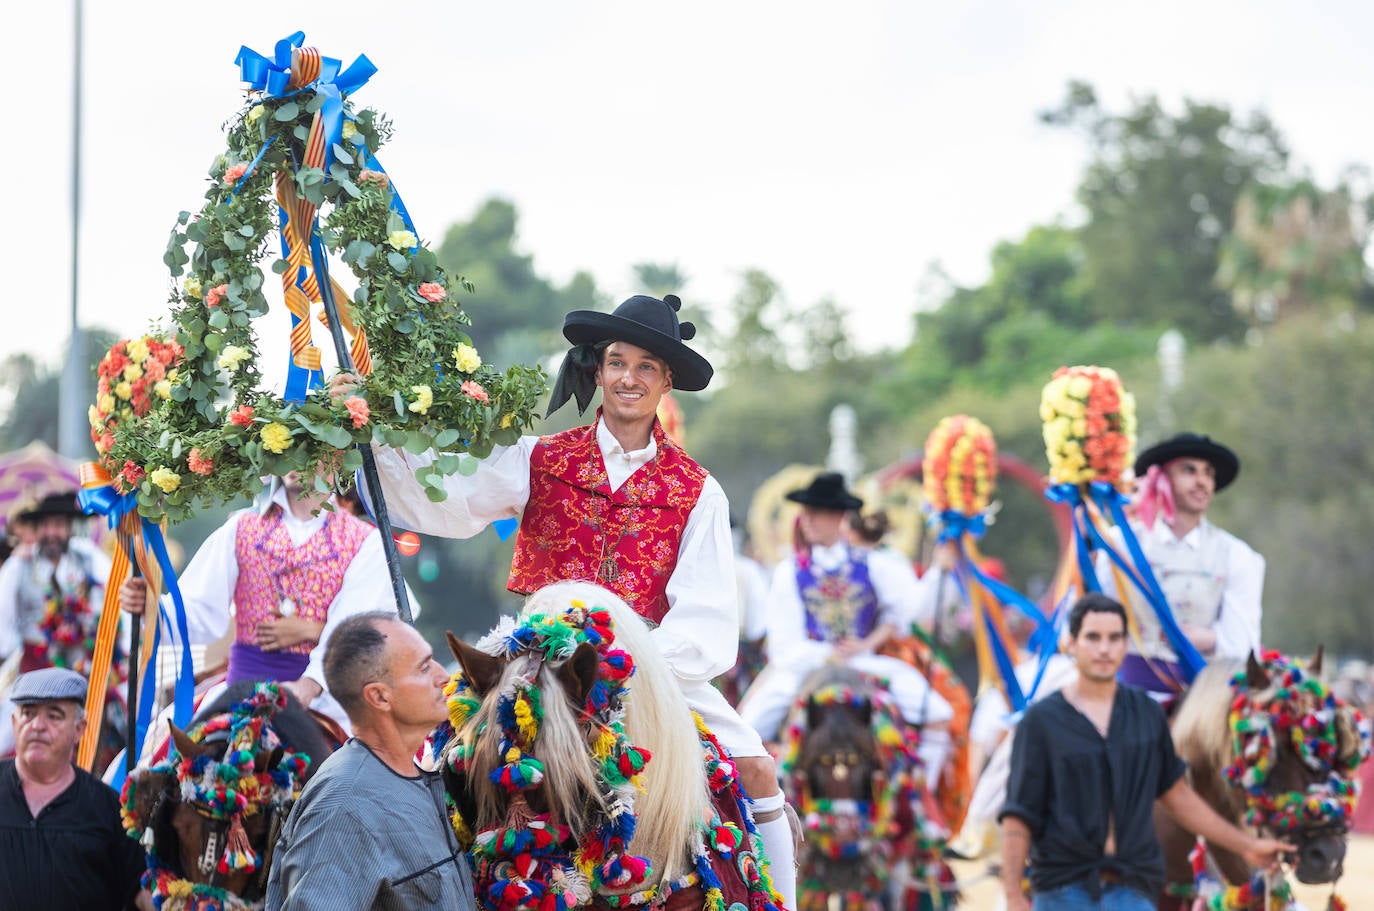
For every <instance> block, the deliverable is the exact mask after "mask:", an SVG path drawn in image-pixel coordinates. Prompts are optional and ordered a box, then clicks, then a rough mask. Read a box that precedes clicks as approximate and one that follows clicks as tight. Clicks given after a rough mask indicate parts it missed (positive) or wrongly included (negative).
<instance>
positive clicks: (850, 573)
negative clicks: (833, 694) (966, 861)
mask: <svg viewBox="0 0 1374 911" xmlns="http://www.w3.org/2000/svg"><path fill="white" fill-rule="evenodd" d="M787 499H788V500H791V501H792V502H793V503H798V504H800V505H801V515H800V518H799V520H798V521H799V525H800V530H801V535H802V538H803V539H804V541H805V544H804V546H803V547H801V548H799V549H798V550H797V552H796V553H795V554H793V555H791V556H790V557H788V558H787V559H785V560H782V561H781V562H779V563H778V565H777V568H776V569H774V571H773V578H772V582H771V584H770V586H769V588H768V600H767V610H766V616H767V621H766V623H767V627H768V632H767V635H766V637H765V642H766V643H767V645H766V648H767V651H768V667H767V668H766V669H765V670H764V672H763V673H762V674H761V675H760V676H759V678H758V680H756V681H755V682H754V684H753V686H751V687H750V688H749V692H748V693H746V694H745V698H744V701H743V703H742V704H741V705H740V714H741V715H742V716H743V717H744V720H745V721H746V722H748V723H749V724H751V725H752V726H753V727H754V728H755V729H756V730H757V731H758V732H759V735H760V736H761V737H765V738H767V739H769V740H772V739H775V738H776V737H777V734H778V729H779V727H780V726H781V725H782V722H783V720H784V718H785V717H786V715H787V712H788V710H789V709H790V708H791V707H792V703H793V701H794V700H795V699H796V698H797V694H798V693H799V692H800V691H801V688H802V685H803V682H804V681H805V679H806V677H807V675H808V674H810V673H811V672H812V671H814V670H816V669H817V668H819V667H821V666H822V665H824V664H825V663H826V662H829V661H842V662H844V663H845V664H847V665H848V666H850V667H852V668H854V669H855V670H857V671H860V672H863V673H866V674H872V675H874V676H877V677H881V678H883V679H885V680H886V681H887V685H888V689H889V691H890V692H891V694H892V698H893V701H894V702H895V703H896V704H897V707H898V709H900V710H901V713H902V716H903V717H904V718H905V719H906V720H907V722H908V723H909V724H913V725H919V726H921V728H922V731H921V747H920V751H921V759H922V761H923V762H924V763H925V768H926V776H927V779H926V780H927V781H929V782H932V783H933V782H935V781H938V780H939V777H940V769H941V766H942V765H943V763H944V758H945V755H946V753H948V751H949V744H950V740H949V722H950V720H951V719H952V718H953V717H954V709H953V708H952V707H951V706H950V704H949V702H948V701H946V700H945V698H944V697H943V696H941V695H940V694H939V693H937V692H935V691H934V690H933V689H932V688H931V687H930V684H929V683H928V682H927V680H926V678H925V677H924V676H923V675H922V674H921V672H920V671H918V670H917V669H916V668H915V667H913V666H912V665H910V664H908V663H907V662H905V661H903V660H901V659H900V658H894V657H891V656H888V655H879V654H877V650H878V649H879V648H880V647H881V646H882V645H883V644H884V643H885V642H886V641H887V640H888V639H890V638H891V637H892V636H894V635H896V634H897V633H898V632H899V631H900V630H904V629H906V628H908V627H909V626H910V621H911V620H912V619H913V618H914V617H915V616H916V615H917V614H919V613H921V610H920V605H922V604H927V603H928V609H929V610H930V612H932V613H933V611H934V608H935V599H936V597H937V596H938V592H930V591H927V587H926V586H924V585H922V583H921V581H920V580H918V579H917V578H916V574H915V572H913V571H912V570H911V567H910V565H909V564H908V563H907V562H906V560H905V558H902V557H899V556H896V555H894V554H890V553H886V552H881V551H878V550H875V549H872V548H858V547H854V546H853V545H851V544H850V543H849V541H848V539H847V538H846V536H845V531H844V527H845V524H846V521H847V518H848V516H849V515H850V514H852V513H854V512H857V511H858V510H860V509H862V508H863V500H861V499H860V498H859V497H857V496H855V495H854V494H852V493H850V491H849V490H848V489H847V488H846V487H845V482H844V476H843V475H841V474H839V473H838V472H821V473H820V474H818V475H816V477H815V478H814V479H812V481H811V483H810V484H809V485H807V486H806V487H803V488H801V489H799V490H793V491H791V492H789V493H788V494H787ZM933 575H934V574H927V578H932V577H933Z"/></svg>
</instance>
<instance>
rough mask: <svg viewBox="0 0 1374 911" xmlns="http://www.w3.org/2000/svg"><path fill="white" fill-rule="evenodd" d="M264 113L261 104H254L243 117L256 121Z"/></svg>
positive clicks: (250, 121)
mask: <svg viewBox="0 0 1374 911" xmlns="http://www.w3.org/2000/svg"><path fill="white" fill-rule="evenodd" d="M265 113H267V111H266V110H265V109H264V108H263V106H262V105H258V106H256V107H254V108H253V109H252V110H251V111H249V112H248V116H247V117H246V118H245V119H246V120H247V121H248V122H249V123H257V122H258V118H259V117H261V116H262V115H263V114H265ZM344 135H345V137H347V135H348V124H344Z"/></svg>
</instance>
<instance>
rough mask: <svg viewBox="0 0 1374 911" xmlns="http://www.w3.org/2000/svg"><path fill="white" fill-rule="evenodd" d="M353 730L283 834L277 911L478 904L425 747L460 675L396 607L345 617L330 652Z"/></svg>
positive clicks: (328, 664)
mask: <svg viewBox="0 0 1374 911" xmlns="http://www.w3.org/2000/svg"><path fill="white" fill-rule="evenodd" d="M324 675H325V681H326V682H327V684H328V686H329V692H331V693H333V694H334V698H335V699H337V700H338V701H339V704H340V705H342V706H343V708H344V711H345V712H347V713H348V718H349V721H350V722H351V723H352V725H353V738H352V739H351V740H349V741H348V742H347V743H346V744H344V746H343V747H342V748H341V749H339V750H338V751H337V752H335V753H334V754H333V755H332V756H330V757H329V758H328V759H326V760H325V761H324V763H323V764H322V765H321V766H320V768H319V771H318V772H316V773H315V775H314V777H313V778H311V780H310V783H309V784H308V785H307V786H306V788H305V790H304V792H302V794H301V796H300V799H299V800H297V801H296V805H295V806H294V807H293V808H292V810H291V815H290V817H289V818H288V819H287V821H286V825H285V827H284V828H283V830H282V834H281V839H280V841H278V842H277V848H276V856H275V858H274V860H273V863H272V871H271V874H270V876H269V878H268V882H267V908H268V909H269V911H278V909H282V911H313V909H317V908H318V909H326V908H327V909H330V911H334V909H340V908H349V909H354V908H356V909H363V908H369V909H415V908H456V909H460V911H463V909H467V911H471V909H473V908H474V904H473V895H472V879H471V875H470V872H469V870H468V866H467V861H466V860H465V859H464V857H463V853H462V851H461V850H460V849H459V847H458V842H457V839H456V838H454V835H453V829H452V827H451V826H450V824H449V820H448V813H447V811H446V810H445V806H444V786H443V782H442V781H441V780H440V777H439V775H438V774H437V773H431V772H424V771H421V770H420V769H419V768H418V767H417V766H416V765H415V755H416V753H417V752H418V751H419V749H420V747H421V745H422V744H423V743H424V740H425V737H426V735H428V734H429V733H430V731H432V730H433V729H434V728H435V727H436V726H437V725H438V724H439V723H440V722H442V721H444V720H445V719H446V718H447V717H448V709H447V706H446V702H445V699H444V684H445V683H447V682H448V672H447V671H445V670H444V668H443V666H442V665H440V664H439V663H438V662H437V661H435V660H434V652H433V650H432V649H431V648H430V647H429V644H428V643H426V642H425V640H424V638H423V637H422V636H421V635H420V634H419V633H417V632H416V631H415V630H414V629H413V628H411V627H410V626H409V625H407V624H405V623H403V622H401V621H400V620H398V619H397V618H396V616H395V615H394V614H390V613H385V612H380V611H379V612H369V613H363V614H358V615H355V616H353V617H350V618H348V619H347V620H345V621H344V622H343V623H341V624H339V626H338V628H337V629H336V630H335V632H334V635H333V636H332V637H331V638H330V640H329V645H328V647H327V649H326V651H325V657H324Z"/></svg>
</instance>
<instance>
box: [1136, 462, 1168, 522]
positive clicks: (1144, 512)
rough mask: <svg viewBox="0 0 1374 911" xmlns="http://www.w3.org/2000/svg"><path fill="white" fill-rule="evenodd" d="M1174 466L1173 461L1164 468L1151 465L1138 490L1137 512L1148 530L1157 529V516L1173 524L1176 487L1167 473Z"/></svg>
mask: <svg viewBox="0 0 1374 911" xmlns="http://www.w3.org/2000/svg"><path fill="white" fill-rule="evenodd" d="M1175 461H1176V460H1175ZM1172 464H1173V462H1172V461H1171V462H1167V463H1165V465H1164V466H1163V467H1162V468H1161V467H1160V466H1159V465H1151V466H1150V470H1149V471H1147V472H1145V478H1144V480H1142V481H1141V482H1140V486H1139V488H1138V489H1137V495H1136V503H1135V511H1136V515H1138V516H1139V517H1140V521H1141V522H1143V523H1144V524H1145V527H1146V528H1147V529H1152V528H1154V527H1155V518H1156V517H1157V516H1163V517H1164V521H1165V522H1167V523H1169V524H1171V525H1172V524H1173V521H1174V485H1173V484H1171V483H1170V482H1169V475H1168V474H1167V473H1166V472H1167V469H1168V467H1169V466H1170V465H1172Z"/></svg>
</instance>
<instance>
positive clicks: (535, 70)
mask: <svg viewBox="0 0 1374 911" xmlns="http://www.w3.org/2000/svg"><path fill="white" fill-rule="evenodd" d="M26 6H28V7H29V9H28V11H27V13H26V15H25V18H26V19H27V21H28V23H29V24H27V25H24V26H18V27H16V26H15V24H14V19H13V18H11V21H10V34H11V36H12V37H11V40H10V41H8V42H6V44H7V46H8V56H9V60H8V61H7V72H6V78H7V80H8V91H7V92H6V107H7V108H8V114H9V116H7V117H6V118H5V119H4V123H5V125H6V129H5V131H4V132H5V135H4V141H3V143H0V150H2V151H0V156H3V165H4V166H3V172H2V173H3V174H4V176H5V181H4V185H5V192H4V198H5V199H6V200H7V202H8V203H9V205H8V212H7V213H6V214H7V217H5V218H4V219H3V220H0V224H3V229H2V230H3V232H4V235H3V238H0V251H3V253H0V255H3V257H4V262H3V264H4V267H5V268H4V274H5V278H6V284H7V287H6V293H5V296H4V300H5V304H4V309H5V313H6V316H7V317H8V320H9V323H8V327H7V331H5V332H0V356H3V355H5V354H8V353H11V352H13V351H19V350H27V351H31V352H33V353H34V354H35V355H37V356H39V357H40V358H42V359H44V360H54V359H55V358H56V357H57V356H58V354H59V352H60V350H61V347H62V344H63V340H64V339H65V337H66V335H67V332H68V330H69V325H70V322H69V312H70V307H71V282H70V271H71V267H70V237H71V234H70V231H71V217H70V207H71V203H70V200H71V193H70V187H71V149H72V141H71V136H72V130H71V120H72V114H71V96H72V90H71V71H72V69H73V63H72V61H73V54H72V37H71V33H72V20H73V12H72V11H73V8H74V7H73V4H72V3H71V2H62V0H51V2H45V3H28V4H26ZM1371 10H1374V7H1370V5H1368V4H1363V3H1355V2H1342V3H1336V2H1331V3H1323V4H1301V5H1300V4H1297V3H1292V4H1289V3H1277V2H1244V3H1241V2H1204V3H1198V2H1169V0H1164V2H1158V0H1157V2H1152V3H1148V4H1147V3H1101V2H1087V0H1084V2H1072V0H1062V2H1054V0H1045V2H1036V3H1029V2H1028V3H994V2H983V3H976V2H974V3H946V4H940V5H938V6H936V5H933V4H921V3H916V2H900V0H893V2H861V0H850V2H845V3H826V4H820V3H810V2H796V0H792V2H786V3H782V2H740V0H736V2H730V3H724V2H714V0H705V2H696V3H691V4H672V5H671V6H669V5H668V4H661V3H651V2H642V0H641V2H615V3H567V2H558V3H554V2H526V3H506V4H496V3H481V4H477V3H471V2H466V0H462V2H458V0H452V2H443V3H405V4H399V3H398V4H377V3H361V2H356V0H334V2H331V3H328V4H321V3H310V4H304V3H293V2H274V3H265V2H257V0H245V2H236V3H232V4H207V3H187V2H185V0H176V2H170V0H167V2H164V0H156V2H131V3H122V4H116V3H108V2H107V3H92V2H87V3H86V5H85V15H84V22H85V42H84V46H85V60H84V64H83V66H84V80H83V84H84V86H85V92H84V102H83V103H84V118H83V155H82V161H83V171H82V174H83V177H82V180H83V191H82V215H81V235H80V236H81V256H80V272H79V274H80V279H79V287H80V301H79V314H80V320H81V321H82V323H83V324H84V325H100V326H104V327H108V328H111V329H114V330H116V331H119V332H121V333H123V334H132V333H137V332H140V331H142V330H143V329H144V328H145V327H146V325H147V323H148V321H149V319H151V318H152V317H154V316H155V315H157V314H158V313H161V312H163V310H164V309H165V306H166V304H165V300H166V296H167V282H168V278H167V272H166V270H165V268H164V267H163V265H162V262H161V257H162V252H163V249H164V246H165V243H166V238H167V233H168V230H169V228H170V227H171V226H172V224H173V222H174V220H175V218H176V215H177V213H178V212H179V211H181V210H183V209H190V210H195V209H197V208H198V207H199V205H200V201H201V199H202V196H203V193H204V188H205V184H204V181H205V179H206V178H205V174H206V171H207V168H208V165H209V164H210V162H211V160H212V159H213V157H214V156H215V155H216V154H218V152H219V151H220V150H221V149H222V148H223V132H222V125H223V124H224V122H225V120H226V119H227V118H228V117H229V116H230V115H232V114H233V113H234V112H235V111H236V110H237V109H238V107H239V105H240V103H241V99H242V95H241V92H240V86H239V83H238V73H237V69H236V68H235V66H234V58H235V56H236V54H237V51H238V48H239V46H240V45H241V44H246V45H248V46H250V47H252V48H254V49H256V50H258V51H260V52H262V53H264V54H270V53H271V51H272V47H273V45H274V43H275V42H276V41H277V39H279V38H281V37H283V36H285V35H287V34H289V33H290V32H292V31H295V30H296V29H301V30H303V31H304V32H305V33H306V43H307V44H309V45H313V46H315V47H318V48H319V49H320V50H321V51H322V52H323V53H324V54H326V55H328V56H332V57H338V58H341V59H342V60H343V62H344V64H345V65H347V64H348V63H349V62H351V61H352V60H353V59H354V58H355V57H356V56H357V55H359V54H366V55H367V56H368V57H370V58H371V60H372V61H373V63H375V64H376V66H377V67H378V69H379V72H378V73H377V75H375V76H374V77H373V78H372V80H371V81H370V82H369V83H368V85H366V86H365V87H364V88H363V89H361V90H360V91H359V92H358V93H357V94H356V96H355V101H356V102H357V104H358V105H360V106H373V107H376V108H378V109H380V110H381V111H383V112H384V113H386V114H387V115H389V116H390V118H391V119H392V121H393V124H394V126H395V137H394V139H393V141H392V142H391V143H390V144H389V145H388V146H386V147H385V148H384V149H383V150H382V153H381V155H380V158H381V161H382V163H383V165H384V166H385V167H386V169H387V170H388V171H389V172H390V173H391V175H392V177H393V179H394V180H395V181H396V185H397V187H398V188H399V190H400V192H401V194H402V196H403V198H404V199H405V202H406V205H407V207H408V208H409V210H410V212H411V214H412V216H413V218H414V220H415V223H416V226H417V227H418V229H419V232H420V234H421V236H422V238H423V239H426V240H430V241H432V242H433V243H434V244H436V245H437V243H438V241H439V240H440V239H441V238H442V235H443V233H444V231H445V230H446V229H447V227H448V226H449V225H450V224H451V223H453V222H455V221H458V220H463V219H467V218H468V217H470V216H471V215H472V213H473V212H474V211H475V209H476V207H477V206H478V205H479V204H480V203H481V202H482V201H483V200H485V199H487V198H488V197H491V196H493V195H499V196H502V197H505V198H508V199H510V200H512V201H513V202H514V203H515V205H516V207H517V209H518V211H519V214H520V237H519V243H520V246H521V247H522V248H523V249H524V250H525V251H526V252H529V253H531V254H533V256H534V257H535V267H536V269H537V270H538V271H539V272H540V273H541V274H543V275H546V276H548V277H550V278H552V279H554V280H556V281H560V282H561V281H563V280H566V279H567V278H568V277H569V276H570V275H571V274H572V273H573V272H574V271H575V270H578V269H587V270H590V271H591V272H592V273H593V274H594V275H595V277H596V280H597V283H598V285H599V286H600V287H601V288H602V289H603V290H605V291H607V292H608V293H609V294H610V295H611V297H612V298H614V299H620V298H622V297H624V296H626V295H628V294H630V293H632V292H633V291H635V290H636V289H635V288H634V287H633V286H632V282H633V276H632V273H631V268H630V267H631V265H632V264H634V263H637V262H643V261H654V262H670V263H676V264H677V265H678V266H679V267H680V269H681V270H682V271H683V272H684V273H685V274H686V275H687V276H688V278H689V282H688V284H687V285H686V286H685V288H684V289H683V297H684V299H685V300H686V302H687V307H688V309H689V310H690V309H691V308H692V307H693V306H695V305H697V304H700V303H707V302H714V303H723V302H725V301H727V300H728V299H729V298H730V296H731V295H732V294H733V293H734V291H735V290H736V288H737V287H738V276H739V273H740V272H741V270H743V269H745V268H749V267H758V268H761V269H764V270H765V271H767V272H768V273H769V274H771V275H772V276H773V277H774V278H775V279H776V280H777V281H778V282H779V283H780V284H781V286H782V288H783V290H784V292H785V294H786V295H787V297H788V299H789V300H790V301H791V302H793V303H796V304H799V305H808V304H811V303H814V302H815V301H816V300H818V299H819V298H821V297H823V296H831V297H833V298H834V299H835V300H836V301H837V302H838V303H839V304H840V306H841V307H843V308H845V309H847V310H848V311H849V312H850V313H851V314H852V315H853V332H854V335H855V336H856V338H857V339H858V340H859V341H860V342H861V343H862V344H863V345H864V346H866V347H872V346H876V345H880V344H883V343H891V344H896V343H900V342H903V341H905V340H906V337H907V327H908V324H909V317H910V314H911V313H912V312H913V310H914V308H915V306H916V302H917V299H918V285H919V284H920V282H921V277H922V275H923V273H925V271H926V269H927V267H928V265H929V264H930V263H932V262H939V263H941V264H942V265H943V267H944V268H945V269H946V270H947V271H948V272H949V273H951V274H952V275H953V276H954V278H955V279H956V280H959V281H962V282H976V281H979V280H980V279H981V278H982V277H984V274H985V269H986V261H987V255H988V252H989V251H990V250H991V248H992V246H993V245H994V244H995V243H997V242H998V241H999V240H1003V239H1008V238H1014V237H1017V236H1019V235H1020V234H1022V233H1023V232H1024V231H1025V230H1026V229H1027V228H1028V227H1029V226H1030V225H1032V224H1036V223H1041V222H1047V221H1051V220H1053V219H1055V218H1057V217H1065V218H1070V219H1071V218H1073V216H1074V212H1073V187H1074V183H1075V180H1076V178H1077V175H1078V174H1079V172H1080V169H1081V167H1082V164H1083V160H1084V149H1083V146H1082V143H1081V142H1080V141H1079V140H1078V139H1077V138H1075V137H1073V136H1070V135H1067V134H1064V133H1062V132H1057V131H1053V130H1049V129H1047V128H1044V127H1041V126H1039V125H1038V123H1037V120H1036V116H1035V115H1036V112H1037V111H1038V110H1040V109H1042V108H1044V107H1046V106H1049V105H1051V104H1053V103H1055V102H1056V101H1058V100H1060V99H1061V98H1062V96H1063V93H1064V87H1065V84H1066V83H1067V81H1068V80H1069V79H1071V78H1079V79H1084V80H1087V81H1089V82H1091V83H1093V84H1094V85H1095V86H1097V87H1098V89H1099V92H1100V94H1101V95H1102V97H1103V98H1104V100H1105V101H1106V103H1107V104H1108V106H1109V107H1112V108H1115V109H1120V108H1121V107H1122V106H1124V105H1125V104H1126V103H1127V101H1128V99H1129V98H1131V97H1132V96H1143V95H1147V94H1157V95H1159V96H1160V97H1161V98H1162V99H1163V100H1164V101H1165V102H1166V103H1168V104H1170V105H1176V103H1177V101H1178V100H1179V99H1180V98H1182V97H1190V98H1194V99H1197V100H1205V101H1215V102H1220V103H1224V104H1226V105H1229V106H1231V107H1232V108H1233V109H1234V110H1236V111H1238V112H1241V113H1246V112H1249V111H1250V110H1253V109H1256V108H1262V109H1263V110H1265V111H1267V112H1268V113H1269V114H1270V115H1271V116H1272V117H1273V118H1274V120H1275V121H1276V122H1277V124H1278V126H1279V127H1280V129H1281V130H1282V131H1283V132H1284V134H1285V136H1286V137H1287V138H1288V140H1289V142H1290V144H1291V146H1292V148H1293V150H1294V153H1295V157H1296V159H1297V160H1298V162H1300V163H1302V164H1304V165H1307V166H1310V168H1311V169H1312V170H1313V172H1314V174H1315V176H1317V177H1318V178H1320V179H1326V180H1329V179H1330V178H1331V177H1332V176H1333V175H1334V174H1336V173H1337V171H1338V170H1339V169H1340V168H1341V167H1342V166H1343V165H1346V164H1348V163H1352V162H1367V161H1369V160H1370V157H1371V154H1374V153H1372V152H1371V150H1374V55H1371V54H1370V53H1369V52H1368V49H1367V47H1365V46H1363V43H1364V42H1366V41H1367V36H1368V35H1369V34H1371V25H1372V24H1374V22H1372V21H1371V20H1374V12H1372V11H1371ZM326 11H327V12H328V18H326V16H325V13H326ZM16 28H17V29H18V31H17V36H18V40H15V37H14V36H16V31H15V30H16ZM286 325H287V323H286V317H285V315H284V313H283V314H282V315H281V316H280V317H278V318H277V322H273V321H272V320H270V319H264V320H259V321H258V327H257V331H258V335H259V337H260V338H264V337H267V336H271V337H273V338H275V337H277V336H282V337H284V336H285V334H286V328H285V326H286ZM283 344H284V343H283Z"/></svg>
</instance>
